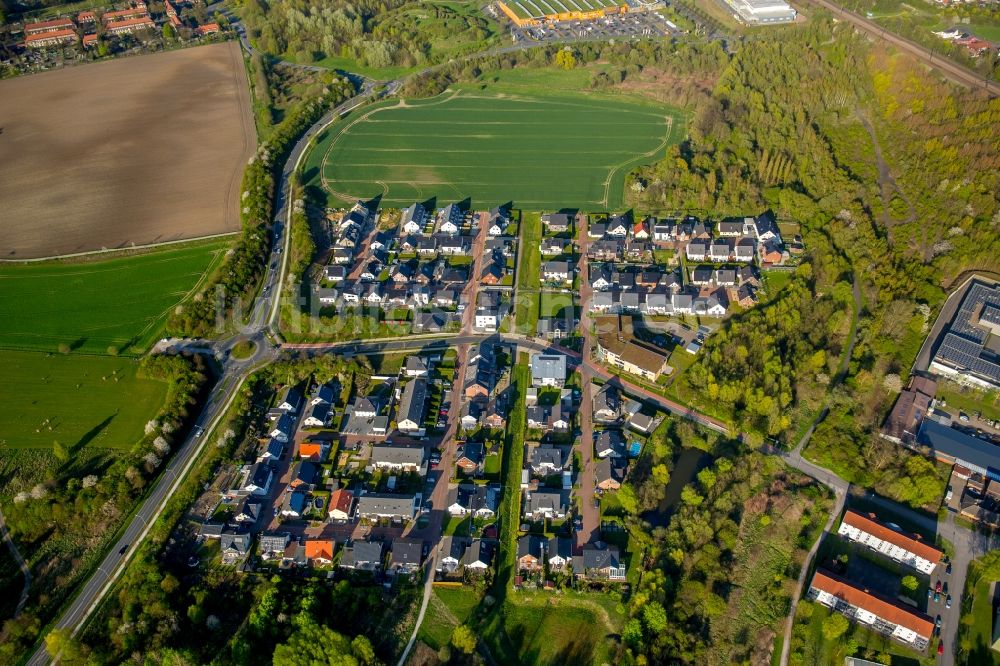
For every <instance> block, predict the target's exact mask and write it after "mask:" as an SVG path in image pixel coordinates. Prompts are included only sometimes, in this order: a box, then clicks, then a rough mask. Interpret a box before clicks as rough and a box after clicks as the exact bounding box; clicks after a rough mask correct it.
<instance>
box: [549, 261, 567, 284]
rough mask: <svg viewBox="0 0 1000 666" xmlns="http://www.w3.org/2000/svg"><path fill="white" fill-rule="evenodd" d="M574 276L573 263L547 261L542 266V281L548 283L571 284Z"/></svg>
mask: <svg viewBox="0 0 1000 666" xmlns="http://www.w3.org/2000/svg"><path fill="white" fill-rule="evenodd" d="M573 274H574V271H573V262H571V261H546V262H545V263H544V264H542V279H543V280H545V281H548V282H571V281H572V280H573Z"/></svg>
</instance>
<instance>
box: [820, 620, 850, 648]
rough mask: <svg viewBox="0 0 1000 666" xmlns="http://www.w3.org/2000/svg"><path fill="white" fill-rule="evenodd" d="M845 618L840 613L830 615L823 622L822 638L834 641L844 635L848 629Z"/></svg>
mask: <svg viewBox="0 0 1000 666" xmlns="http://www.w3.org/2000/svg"><path fill="white" fill-rule="evenodd" d="M848 624H849V623H848V622H847V618H846V617H844V616H843V615H841V614H840V613H831V614H830V616H829V617H828V618H826V619H825V620H823V637H824V638H826V640H828V641H835V640H837V639H838V638H840V637H841V636H843V635H844V632H845V631H847V627H848Z"/></svg>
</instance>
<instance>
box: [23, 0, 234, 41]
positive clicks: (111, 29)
mask: <svg viewBox="0 0 1000 666" xmlns="http://www.w3.org/2000/svg"><path fill="white" fill-rule="evenodd" d="M180 4H182V3H181V2H177V1H175V2H173V3H171V2H170V1H169V0H167V1H166V2H164V11H165V13H166V16H167V21H168V22H169V23H170V25H172V26H173V27H175V28H178V27H181V26H182V25H183V23H182V22H181V20H180V15H179V12H178V11H177V5H180ZM155 29H156V22H155V21H154V20H153V18H152V16H150V13H149V9H148V7H147V6H146V4H145V3H144V2H142V0H138V1H137V2H135V3H134V4H132V5H130V6H128V7H126V8H125V9H118V10H111V11H106V12H103V13H101V14H98V13H97V12H95V11H83V12H80V13H78V14H77V15H76V20H74V19H73V18H70V17H63V18H58V19H52V20H49V21H38V22H33V23H25V24H24V45H25V46H26V47H28V48H45V47H50V46H63V45H69V44H75V43H76V42H77V41H78V40H80V39H81V38H80V33H81V31H82V33H83V36H82V40H81V41H82V44H83V46H84V47H90V46H93V45H95V44H96V43H97V40H98V32H97V31H100V32H102V33H103V34H105V35H127V34H132V33H135V32H138V31H140V30H155ZM92 30H93V32H92ZM216 32H219V25H218V24H217V23H205V24H202V25H199V26H197V27H195V29H194V34H196V35H198V36H202V35H209V34H213V33H216Z"/></svg>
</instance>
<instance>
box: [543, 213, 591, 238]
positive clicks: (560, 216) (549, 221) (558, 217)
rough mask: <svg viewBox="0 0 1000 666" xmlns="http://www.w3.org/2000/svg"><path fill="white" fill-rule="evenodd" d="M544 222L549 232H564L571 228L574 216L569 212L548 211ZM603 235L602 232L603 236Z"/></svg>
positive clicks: (544, 216)
mask: <svg viewBox="0 0 1000 666" xmlns="http://www.w3.org/2000/svg"><path fill="white" fill-rule="evenodd" d="M542 224H543V225H545V228H546V229H548V231H549V233H553V234H563V233H566V232H567V231H569V230H570V228H571V226H572V224H573V216H572V215H569V214H568V213H547V214H545V215H542ZM603 235H604V234H603V233H602V234H601V236H603ZM598 238H600V236H598Z"/></svg>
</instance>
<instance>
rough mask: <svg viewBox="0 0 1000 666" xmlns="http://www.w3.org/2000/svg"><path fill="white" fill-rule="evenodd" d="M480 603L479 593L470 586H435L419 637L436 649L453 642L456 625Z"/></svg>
mask: <svg viewBox="0 0 1000 666" xmlns="http://www.w3.org/2000/svg"><path fill="white" fill-rule="evenodd" d="M477 605H479V595H478V594H476V592H475V591H473V590H472V589H471V588H468V587H464V586H463V587H435V588H434V593H433V594H432V595H431V600H430V603H429V605H428V606H427V615H425V616H424V622H423V624H421V625H420V631H419V632H418V633H417V638H418V639H420V640H422V641H423V642H424V643H427V644H428V645H430V646H431V647H432V648H434V649H435V650H437V649H440V648H441V646H443V645H448V643H450V642H451V634H452V632H454V631H455V627H457V626H458V625H459V624H462V623H464V622H465V621H466V620H468V619H469V616H471V615H472V612H473V611H474V610H475V609H476V606H477Z"/></svg>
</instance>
